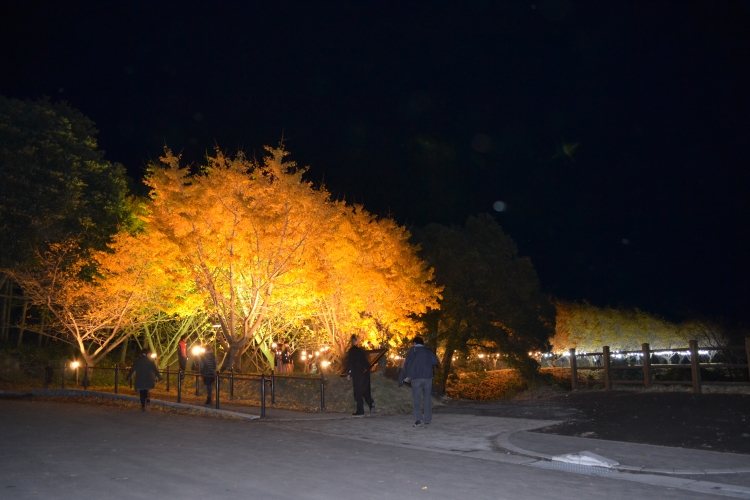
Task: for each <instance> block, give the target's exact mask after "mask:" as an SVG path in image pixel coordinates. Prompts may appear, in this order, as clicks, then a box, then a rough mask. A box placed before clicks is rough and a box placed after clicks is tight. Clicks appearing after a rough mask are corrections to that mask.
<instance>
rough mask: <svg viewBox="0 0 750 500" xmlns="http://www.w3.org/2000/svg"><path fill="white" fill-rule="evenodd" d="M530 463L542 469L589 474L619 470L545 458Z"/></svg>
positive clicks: (605, 474)
mask: <svg viewBox="0 0 750 500" xmlns="http://www.w3.org/2000/svg"><path fill="white" fill-rule="evenodd" d="M529 465H530V466H531V467H539V468H540V469H551V470H561V471H563V472H574V473H576V474H586V475H588V476H609V475H611V474H617V472H615V471H612V470H609V469H605V468H604V467H592V466H590V465H578V464H567V463H565V462H547V461H545V460H540V461H538V462H534V463H530V464H529Z"/></svg>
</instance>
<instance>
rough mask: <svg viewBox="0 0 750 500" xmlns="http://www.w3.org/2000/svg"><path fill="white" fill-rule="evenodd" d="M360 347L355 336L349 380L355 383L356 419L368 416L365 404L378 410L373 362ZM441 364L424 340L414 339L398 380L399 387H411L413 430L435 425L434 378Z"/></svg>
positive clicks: (349, 355)
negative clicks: (433, 417) (433, 414)
mask: <svg viewBox="0 0 750 500" xmlns="http://www.w3.org/2000/svg"><path fill="white" fill-rule="evenodd" d="M358 344H359V339H358V337H357V336H356V335H352V337H351V347H350V348H349V351H347V354H346V370H347V379H348V380H351V381H352V388H353V390H354V401H355V402H356V404H357V409H356V411H354V412H353V413H352V415H355V416H361V415H364V414H365V406H364V404H365V403H367V406H368V407H369V408H370V412H371V413H372V412H373V411H374V409H375V401H374V400H373V399H372V394H371V390H370V361H369V360H368V359H367V354H366V353H365V351H364V350H363V349H362V348H361V347H359V345H358ZM439 364H440V362H439V361H438V358H437V356H436V355H435V353H434V352H432V351H431V350H430V349H428V348H427V347H425V345H424V339H422V337H414V339H412V347H411V348H410V349H409V351H408V352H407V353H406V356H405V359H404V365H403V367H402V368H401V370H400V371H399V377H398V386H399V387H401V386H403V385H404V384H411V394H412V406H413V408H414V427H423V426H426V425H430V423H431V422H432V378H433V376H434V367H435V366H437V365H439Z"/></svg>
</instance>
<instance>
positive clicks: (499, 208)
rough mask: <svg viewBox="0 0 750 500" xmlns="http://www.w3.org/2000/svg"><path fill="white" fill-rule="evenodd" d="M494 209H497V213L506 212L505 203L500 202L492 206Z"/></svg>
mask: <svg viewBox="0 0 750 500" xmlns="http://www.w3.org/2000/svg"><path fill="white" fill-rule="evenodd" d="M492 208H494V209H495V212H505V208H506V205H505V202H504V201H499V200H498V201H496V202H495V203H493V204H492Z"/></svg>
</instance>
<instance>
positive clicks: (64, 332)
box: [9, 233, 153, 367]
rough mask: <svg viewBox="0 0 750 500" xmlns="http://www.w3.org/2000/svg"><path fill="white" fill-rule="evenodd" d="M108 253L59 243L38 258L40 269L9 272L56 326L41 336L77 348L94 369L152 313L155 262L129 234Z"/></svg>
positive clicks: (113, 245) (121, 237)
mask: <svg viewBox="0 0 750 500" xmlns="http://www.w3.org/2000/svg"><path fill="white" fill-rule="evenodd" d="M109 247H110V248H109V251H95V252H91V253H90V255H88V256H87V253H86V252H82V251H81V249H80V248H79V247H78V244H77V242H75V241H65V242H62V243H55V244H52V245H51V246H50V249H49V250H48V251H46V252H44V253H41V254H39V255H38V259H37V260H38V266H36V267H34V268H23V269H13V270H9V272H10V275H11V277H12V278H13V279H14V280H16V281H17V282H18V283H19V284H20V285H21V286H22V287H23V289H24V291H25V293H26V295H27V297H29V299H30V300H31V302H32V303H33V304H35V305H36V306H39V307H42V308H44V309H45V310H46V311H47V313H48V315H49V317H50V318H51V319H52V324H51V325H49V329H45V330H43V331H41V333H43V334H45V335H49V336H52V337H54V338H56V339H58V340H60V341H62V342H65V343H67V344H70V345H72V346H74V347H75V348H76V349H77V350H78V352H79V354H80V356H81V358H82V360H83V361H84V362H85V363H86V364H87V365H88V366H89V367H93V366H95V365H96V364H97V363H99V362H100V361H101V360H102V359H103V358H104V357H105V356H106V355H107V354H108V353H110V352H111V351H112V350H113V349H115V348H116V347H117V346H118V345H120V344H121V343H122V342H123V341H124V340H125V339H126V338H128V337H129V336H131V335H133V334H134V333H135V332H137V331H138V329H139V328H141V327H142V326H143V325H144V323H145V322H147V321H149V318H150V316H151V313H152V312H153V309H152V308H153V301H152V300H151V298H150V297H149V288H148V287H146V286H145V284H146V283H147V282H148V281H149V280H148V274H149V270H150V265H151V260H150V259H149V258H148V256H147V255H146V253H145V249H144V248H143V247H141V246H140V245H138V244H137V241H136V240H135V239H134V238H133V237H132V236H130V235H128V234H127V233H123V234H120V235H117V236H116V237H115V239H114V242H113V243H112V244H111V245H110V246H109Z"/></svg>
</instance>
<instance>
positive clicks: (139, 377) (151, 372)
mask: <svg viewBox="0 0 750 500" xmlns="http://www.w3.org/2000/svg"><path fill="white" fill-rule="evenodd" d="M148 354H149V353H148V349H143V350H142V351H141V355H140V357H138V359H136V360H135V363H133V367H132V368H131V369H130V373H128V382H130V381H131V380H132V379H133V373H135V374H136V375H135V384H134V385H135V390H136V391H138V393H139V394H140V396H141V411H146V403H147V402H148V403H150V402H151V400H150V399H149V398H148V391H150V390H151V389H153V388H154V385H156V384H155V383H156V381H157V380H158V381H159V382H161V374H159V368H157V366H156V363H155V362H154V360H153V359H151V358H149V357H148Z"/></svg>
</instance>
